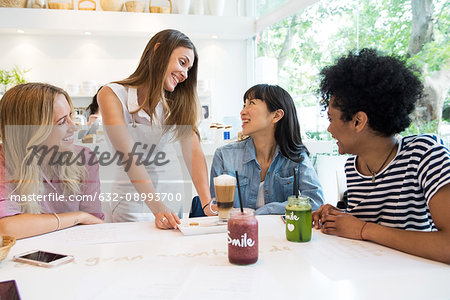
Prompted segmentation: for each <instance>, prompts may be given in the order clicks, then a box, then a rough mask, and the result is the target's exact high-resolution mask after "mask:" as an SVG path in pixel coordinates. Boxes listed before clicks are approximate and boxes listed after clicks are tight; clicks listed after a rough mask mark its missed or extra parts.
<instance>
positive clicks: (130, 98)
mask: <svg viewBox="0 0 450 300" xmlns="http://www.w3.org/2000/svg"><path fill="white" fill-rule="evenodd" d="M107 86H108V87H110V88H111V89H112V90H113V92H114V93H115V94H116V96H117V97H118V98H119V100H120V102H121V104H122V108H123V117H124V120H125V122H126V123H127V125H128V132H129V133H130V135H131V136H132V138H133V140H134V141H135V142H141V143H142V145H143V144H150V145H155V146H156V148H155V150H154V152H153V153H157V152H158V151H163V152H164V153H166V154H167V153H168V152H170V150H168V149H166V148H165V146H166V145H168V144H169V143H170V140H171V138H172V137H173V134H172V133H164V134H162V125H163V122H162V118H163V115H164V109H163V104H162V102H161V101H160V102H159V103H158V105H157V106H156V109H155V114H154V115H153V123H152V122H151V120H150V116H149V115H148V114H147V113H146V112H145V111H144V110H143V109H141V110H139V111H138V112H136V113H133V114H132V113H130V111H131V112H132V111H136V110H137V109H138V108H139V104H138V98H137V89H136V88H131V87H126V86H123V85H120V84H117V83H110V84H107ZM142 145H141V146H142ZM137 148H138V151H139V153H141V152H142V153H144V156H143V157H146V156H147V154H148V153H149V149H150V147H147V148H142V147H137ZM111 149H113V148H112V146H111ZM174 155H175V156H176V154H172V155H170V154H169V155H168V156H170V157H174ZM172 160H176V159H172ZM174 163H175V164H176V165H178V163H177V162H174ZM145 169H146V171H147V173H148V174H149V176H150V178H151V180H152V183H153V186H154V187H155V190H156V192H157V193H158V192H160V193H164V192H166V193H167V192H168V190H169V189H170V192H172V191H175V190H176V191H178V190H180V188H179V187H178V186H175V187H174V186H173V184H171V185H168V184H167V183H159V181H160V180H159V179H161V178H162V179H163V181H164V179H165V178H167V177H169V178H171V177H174V175H173V174H172V172H177V171H175V169H176V167H175V168H173V167H171V170H169V171H168V170H167V169H165V168H164V167H155V166H153V165H149V166H145ZM172 170H174V171H172ZM114 173H115V174H114V179H113V181H112V184H111V187H110V191H111V195H114V196H115V197H116V199H112V200H116V201H111V202H110V211H111V212H110V214H111V220H112V222H132V221H153V220H154V215H153V213H152V212H151V211H150V209H149V208H148V206H147V204H146V203H145V202H144V201H133V200H134V199H136V196H138V192H137V191H136V189H135V188H134V186H133V184H132V183H131V182H130V179H129V178H128V175H127V174H126V172H125V171H124V169H123V166H116V167H115V171H114ZM175 177H176V176H175ZM166 181H167V180H166ZM137 198H138V199H139V197H137ZM130 200H131V201H130ZM164 204H165V205H166V206H167V207H169V208H170V209H172V210H173V211H174V212H175V213H177V214H178V215H181V210H182V204H183V203H182V202H181V203H180V202H170V203H168V202H164Z"/></svg>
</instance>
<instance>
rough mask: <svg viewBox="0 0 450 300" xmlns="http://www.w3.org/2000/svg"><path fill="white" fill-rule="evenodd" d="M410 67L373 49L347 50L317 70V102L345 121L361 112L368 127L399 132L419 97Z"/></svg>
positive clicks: (420, 88)
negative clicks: (331, 109)
mask: <svg viewBox="0 0 450 300" xmlns="http://www.w3.org/2000/svg"><path fill="white" fill-rule="evenodd" d="M415 72H416V69H415V68H414V66H407V65H406V63H405V61H404V60H402V59H400V58H398V57H396V56H393V55H391V56H382V55H380V54H378V53H377V51H376V50H373V49H362V50H361V51H359V53H352V52H349V54H348V55H347V56H343V57H341V58H339V59H338V61H337V63H336V64H335V65H332V66H328V67H325V68H324V69H323V70H322V71H321V72H320V76H321V82H320V90H319V92H320V96H321V98H322V100H321V102H320V104H321V105H322V106H323V107H324V108H327V107H328V106H329V105H330V100H331V98H332V97H334V101H333V107H336V108H338V109H339V110H340V111H341V112H342V115H341V119H342V120H343V121H345V122H347V121H350V120H352V118H353V116H354V115H355V114H356V113H357V112H359V111H362V112H365V113H366V114H367V117H368V122H369V126H370V128H372V129H373V130H375V131H377V132H378V133H379V134H380V135H383V136H390V135H393V134H396V133H399V132H401V131H403V130H404V129H405V128H407V127H408V126H409V124H410V123H411V119H410V117H409V115H410V114H411V112H413V111H414V108H415V104H416V102H417V100H418V99H420V98H421V97H422V96H423V84H422V83H421V81H420V80H419V78H418V76H416V75H415Z"/></svg>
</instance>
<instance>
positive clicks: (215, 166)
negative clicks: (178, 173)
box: [210, 138, 324, 214]
mask: <svg viewBox="0 0 450 300" xmlns="http://www.w3.org/2000/svg"><path fill="white" fill-rule="evenodd" d="M301 155H302V157H303V161H301V162H300V163H296V162H294V161H292V160H290V159H288V158H286V157H285V156H284V155H283V154H282V153H281V152H280V150H279V147H278V146H277V148H276V150H275V155H274V158H273V160H272V162H271V164H270V166H269V170H268V171H267V174H266V178H265V180H264V203H265V205H264V206H262V207H260V208H258V209H257V210H256V214H284V213H285V207H286V204H287V197H288V196H290V195H293V184H294V171H293V168H298V175H299V184H298V187H299V192H300V194H302V195H303V196H307V197H309V198H310V199H311V201H310V203H311V206H312V209H313V210H316V209H318V208H319V206H320V205H322V204H323V199H324V197H323V192H322V187H321V186H320V183H319V180H318V178H317V174H316V171H315V170H314V168H313V166H312V164H311V162H310V160H309V158H308V155H307V154H306V152H303V153H302V154H301ZM236 170H237V171H238V173H239V185H240V189H241V196H242V202H243V205H244V207H249V208H253V209H256V199H257V196H258V190H259V185H260V173H261V166H260V165H259V163H258V161H257V160H256V153H255V145H254V144H253V139H252V138H248V139H246V140H244V141H240V142H235V143H230V144H227V145H225V146H223V147H220V148H218V149H217V150H216V152H215V153H214V159H213V162H212V166H211V179H210V181H211V182H210V190H211V196H212V197H215V191H214V182H213V178H214V177H217V176H219V175H222V174H228V175H231V176H233V177H235V176H236V175H235V171H236ZM238 197H239V196H238V192H237V189H236V191H235V194H234V207H239V198H238Z"/></svg>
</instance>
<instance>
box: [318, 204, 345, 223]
mask: <svg viewBox="0 0 450 300" xmlns="http://www.w3.org/2000/svg"><path fill="white" fill-rule="evenodd" d="M332 210H335V211H339V212H341V210H340V209H338V208H336V207H334V206H333V205H330V204H325V205H321V206H320V207H319V208H318V209H317V210H316V211H313V213H312V221H313V225H314V228H316V229H320V228H321V227H322V224H323V223H324V222H323V220H322V219H323V217H324V216H326V215H327V214H328V213H329V212H330V211H332Z"/></svg>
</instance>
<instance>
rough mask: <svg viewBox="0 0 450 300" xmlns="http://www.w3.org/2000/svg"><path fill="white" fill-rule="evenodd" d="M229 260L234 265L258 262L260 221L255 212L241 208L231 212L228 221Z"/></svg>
mask: <svg viewBox="0 0 450 300" xmlns="http://www.w3.org/2000/svg"><path fill="white" fill-rule="evenodd" d="M227 242H228V260H229V261H230V263H232V264H237V265H249V264H254V263H255V262H256V261H258V220H256V218H255V211H254V210H253V209H251V208H244V213H242V212H241V210H240V209H239V208H234V209H233V210H232V211H231V215H230V219H229V220H228V236H227Z"/></svg>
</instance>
